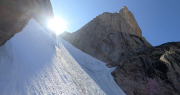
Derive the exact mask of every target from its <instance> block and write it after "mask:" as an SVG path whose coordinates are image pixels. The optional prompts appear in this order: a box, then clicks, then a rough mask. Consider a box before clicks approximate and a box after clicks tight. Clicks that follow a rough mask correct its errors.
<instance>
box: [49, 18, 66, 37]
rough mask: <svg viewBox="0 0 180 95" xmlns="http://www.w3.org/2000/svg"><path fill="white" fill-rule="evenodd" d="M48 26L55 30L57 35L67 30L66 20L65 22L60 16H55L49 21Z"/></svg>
mask: <svg viewBox="0 0 180 95" xmlns="http://www.w3.org/2000/svg"><path fill="white" fill-rule="evenodd" d="M48 28H50V29H51V30H53V31H54V32H55V33H56V35H59V34H61V33H62V32H64V31H65V28H66V22H64V21H63V20H62V19H60V18H57V17H55V18H54V19H51V20H49V21H48Z"/></svg>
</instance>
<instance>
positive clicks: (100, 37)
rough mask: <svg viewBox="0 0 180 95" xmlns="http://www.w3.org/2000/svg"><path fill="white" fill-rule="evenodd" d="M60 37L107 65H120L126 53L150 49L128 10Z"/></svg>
mask: <svg viewBox="0 0 180 95" xmlns="http://www.w3.org/2000/svg"><path fill="white" fill-rule="evenodd" d="M131 22H133V23H131ZM129 23H131V24H129ZM60 37H62V38H63V39H65V40H67V41H69V42H70V43H72V44H73V45H74V46H75V47H77V48H78V49H80V50H82V51H83V52H85V53H87V54H89V55H91V56H93V57H95V58H97V59H99V60H101V61H104V62H106V63H108V64H111V63H116V62H119V61H120V60H121V59H122V57H123V56H125V55H126V53H127V52H128V51H134V50H136V49H138V48H142V47H152V46H151V44H149V43H148V42H147V41H146V39H145V38H144V37H142V33H141V29H140V28H139V26H138V24H137V22H136V20H135V18H134V16H133V14H132V13H131V12H130V11H128V9H127V7H123V8H122V9H121V10H120V11H119V13H107V12H106V13H103V14H101V15H99V16H97V17H96V18H94V19H93V20H92V21H90V22H89V23H87V24H86V25H85V26H83V27H82V28H81V29H79V30H78V31H76V32H74V33H68V32H64V33H63V34H61V35H60Z"/></svg>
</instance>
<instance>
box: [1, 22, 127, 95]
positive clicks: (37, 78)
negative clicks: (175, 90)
mask: <svg viewBox="0 0 180 95" xmlns="http://www.w3.org/2000/svg"><path fill="white" fill-rule="evenodd" d="M113 70H114V68H108V67H106V66H105V63H103V62H101V61H99V60H97V59H95V58H93V57H91V56H89V55H87V54H85V53H83V52H82V51H80V50H78V49H76V48H75V47H74V46H72V45H71V44H69V43H68V42H66V41H64V40H62V39H61V38H59V37H57V38H56V37H54V36H52V34H51V33H49V32H46V31H45V30H44V29H43V28H42V27H41V26H40V25H39V24H38V23H37V22H36V21H35V20H33V19H32V20H30V22H29V24H28V25H27V26H26V27H25V28H24V29H23V30H22V32H20V33H18V34H16V35H15V36H14V37H13V38H12V39H10V40H9V41H8V42H7V43H6V44H5V45H4V46H1V47H0V95H124V92H123V91H122V90H121V89H120V88H119V87H118V86H117V84H116V83H115V81H114V79H113V77H112V75H111V72H112V71H113Z"/></svg>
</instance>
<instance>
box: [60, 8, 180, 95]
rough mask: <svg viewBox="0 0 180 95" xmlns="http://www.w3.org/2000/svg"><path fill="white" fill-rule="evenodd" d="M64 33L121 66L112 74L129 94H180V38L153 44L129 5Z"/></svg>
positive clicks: (91, 52)
mask: <svg viewBox="0 0 180 95" xmlns="http://www.w3.org/2000/svg"><path fill="white" fill-rule="evenodd" d="M60 37H61V38H63V39H65V40H67V41H69V42H70V43H71V44H72V45H74V46H75V47H77V48H79V49H80V50H82V51H83V52H85V53H87V54H89V55H91V56H93V57H95V58H97V59H99V60H101V61H104V62H106V63H107V65H108V66H109V67H114V66H117V67H116V69H115V70H114V71H113V72H112V75H113V76H114V79H115V81H116V83H117V84H118V85H119V86H120V87H121V89H122V90H123V91H124V92H125V93H126V94H127V95H180V42H171V43H166V44H163V45H161V46H156V47H152V46H151V44H149V42H147V41H146V39H145V38H144V37H143V36H142V32H141V29H140V28H139V26H138V24H137V22H136V20H135V18H134V16H133V14H132V13H131V12H130V11H128V9H127V7H123V8H122V9H121V10H120V11H119V13H107V12H106V13H103V14H101V15H99V16H97V17H96V18H94V19H93V20H92V21H90V22H89V23H87V24H86V25H85V26H83V27H82V28H81V29H79V30H78V31H76V32H74V33H68V32H64V33H63V34H61V35H60Z"/></svg>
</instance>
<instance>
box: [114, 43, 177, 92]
mask: <svg viewBox="0 0 180 95" xmlns="http://www.w3.org/2000/svg"><path fill="white" fill-rule="evenodd" d="M128 54H129V53H128ZM117 66H118V67H117V68H116V69H115V71H113V72H112V75H113V76H114V78H115V81H116V83H117V84H118V85H119V86H120V87H121V88H122V89H123V90H124V91H125V93H126V94H127V95H180V42H171V43H166V44H163V45H160V46H156V47H150V48H144V49H139V50H137V51H131V54H129V55H126V56H125V58H124V59H123V60H122V61H121V62H119V63H118V64H117Z"/></svg>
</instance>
